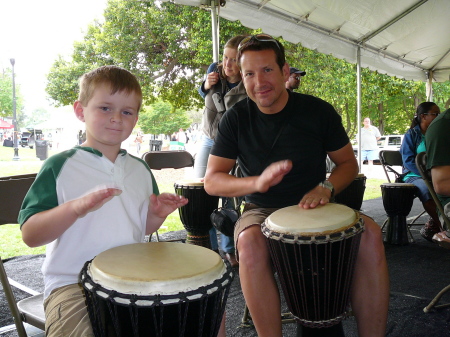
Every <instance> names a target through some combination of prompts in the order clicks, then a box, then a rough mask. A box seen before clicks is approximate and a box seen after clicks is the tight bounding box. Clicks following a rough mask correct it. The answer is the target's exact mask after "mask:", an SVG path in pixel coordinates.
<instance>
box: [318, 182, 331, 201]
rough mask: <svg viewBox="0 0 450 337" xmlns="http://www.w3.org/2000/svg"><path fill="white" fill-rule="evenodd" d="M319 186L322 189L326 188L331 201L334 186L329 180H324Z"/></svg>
mask: <svg viewBox="0 0 450 337" xmlns="http://www.w3.org/2000/svg"><path fill="white" fill-rule="evenodd" d="M319 185H320V186H322V187H324V188H328V189H329V190H330V191H331V196H330V199H333V197H334V186H333V184H332V183H331V182H330V181H329V180H324V181H322V182H321V183H320V184H319Z"/></svg>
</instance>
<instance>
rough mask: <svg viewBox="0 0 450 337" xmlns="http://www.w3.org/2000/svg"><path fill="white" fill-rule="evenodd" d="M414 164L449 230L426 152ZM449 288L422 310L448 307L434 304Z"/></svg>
mask: <svg viewBox="0 0 450 337" xmlns="http://www.w3.org/2000/svg"><path fill="white" fill-rule="evenodd" d="M416 166H417V169H418V170H419V172H420V175H421V176H422V178H423V180H424V181H425V184H426V185H427V187H428V191H429V192H430V194H431V197H432V198H433V200H434V202H435V203H436V207H437V209H438V210H439V213H440V214H441V215H442V218H443V219H444V222H445V229H446V230H449V229H450V219H449V218H448V217H447V216H446V215H445V213H444V208H443V207H442V204H441V202H440V201H439V199H438V197H437V195H436V192H435V190H434V187H433V182H432V180H431V172H430V171H429V170H427V154H426V153H425V152H421V153H419V154H418V155H417V156H416ZM449 290H450V285H448V286H446V287H445V288H444V289H442V290H441V291H440V292H439V293H438V294H437V295H436V296H435V297H434V298H433V300H432V301H431V302H430V304H428V305H427V306H426V307H425V308H424V309H423V311H424V312H425V313H427V312H429V311H430V310H431V309H432V308H435V309H439V308H445V307H449V306H450V303H447V304H441V305H436V304H437V303H438V302H439V300H440V299H441V297H442V296H443V295H444V294H445V293H446V292H447V291H449Z"/></svg>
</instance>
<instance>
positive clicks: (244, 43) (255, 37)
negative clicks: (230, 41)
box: [237, 34, 281, 52]
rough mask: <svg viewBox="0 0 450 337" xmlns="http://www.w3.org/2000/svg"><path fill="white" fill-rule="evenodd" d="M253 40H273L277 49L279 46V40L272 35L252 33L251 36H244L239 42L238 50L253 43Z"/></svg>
mask: <svg viewBox="0 0 450 337" xmlns="http://www.w3.org/2000/svg"><path fill="white" fill-rule="evenodd" d="M255 41H258V42H273V43H275V44H276V46H277V47H278V49H281V48H280V45H279V44H278V43H279V42H278V41H277V40H275V39H274V38H273V37H272V36H270V35H267V34H257V35H252V36H247V37H246V38H244V39H243V40H242V41H241V43H239V46H238V49H237V50H238V52H239V51H241V49H243V48H246V47H248V46H249V45H250V44H252V43H254V42H255Z"/></svg>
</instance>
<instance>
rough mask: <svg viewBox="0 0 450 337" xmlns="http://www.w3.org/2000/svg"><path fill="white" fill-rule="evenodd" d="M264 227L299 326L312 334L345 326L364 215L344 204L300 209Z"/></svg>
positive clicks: (274, 216)
mask: <svg viewBox="0 0 450 337" xmlns="http://www.w3.org/2000/svg"><path fill="white" fill-rule="evenodd" d="M261 228H262V232H263V234H264V235H265V236H266V237H267V242H268V246H269V250H270V254H271V257H272V261H273V264H274V266H275V270H276V271H277V273H278V276H279V279H280V283H281V288H282V290H283V293H284V297H285V299H286V302H287V305H288V308H289V310H290V311H291V312H292V314H293V315H294V316H295V317H296V320H297V321H298V322H299V324H301V325H302V326H305V327H307V328H308V329H309V328H313V329H317V328H323V329H325V328H331V327H333V326H334V325H338V324H340V323H341V321H342V320H343V319H344V318H345V317H346V315H347V310H348V306H349V296H350V287H351V283H352V278H353V269H354V266H355V262H356V257H357V254H358V249H359V243H360V240H361V234H362V232H363V231H364V222H363V220H362V218H360V216H359V213H358V212H356V211H355V210H353V209H351V208H349V207H347V206H344V205H340V204H331V203H330V204H326V205H323V206H318V207H316V208H314V209H303V208H300V207H298V206H297V205H295V206H290V207H285V208H282V209H280V210H277V211H275V212H274V213H272V214H271V215H270V216H269V217H268V218H267V219H266V221H265V222H264V223H263V224H262V227H261ZM306 330H307V329H306ZM338 330H342V329H339V328H338ZM321 332H325V330H321ZM322 335H323V336H324V335H325V334H322Z"/></svg>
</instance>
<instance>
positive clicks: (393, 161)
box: [379, 150, 426, 242]
mask: <svg viewBox="0 0 450 337" xmlns="http://www.w3.org/2000/svg"><path fill="white" fill-rule="evenodd" d="M379 159H380V163H381V165H382V166H383V170H384V173H385V174H386V178H387V180H388V182H389V183H393V182H395V180H397V179H398V178H400V176H401V173H400V172H398V171H397V170H395V169H394V168H393V166H400V167H403V159H402V155H401V153H400V151H392V150H381V151H380V153H379ZM389 173H393V174H394V177H395V179H394V181H391V177H390V175H389ZM425 213H426V211H425V210H424V211H422V212H421V213H420V214H418V215H417V216H416V217H414V219H413V220H412V221H411V222H410V223H409V224H408V225H407V229H408V234H409V237H410V241H411V242H414V238H413V235H412V233H411V230H410V227H411V226H412V225H423V224H418V223H416V221H417V220H418V219H419V218H420V217H421V216H422V215H424V214H425ZM387 221H388V219H386V220H385V221H384V222H383V226H382V227H381V230H382V231H383V230H384V227H385V226H386V224H387Z"/></svg>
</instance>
